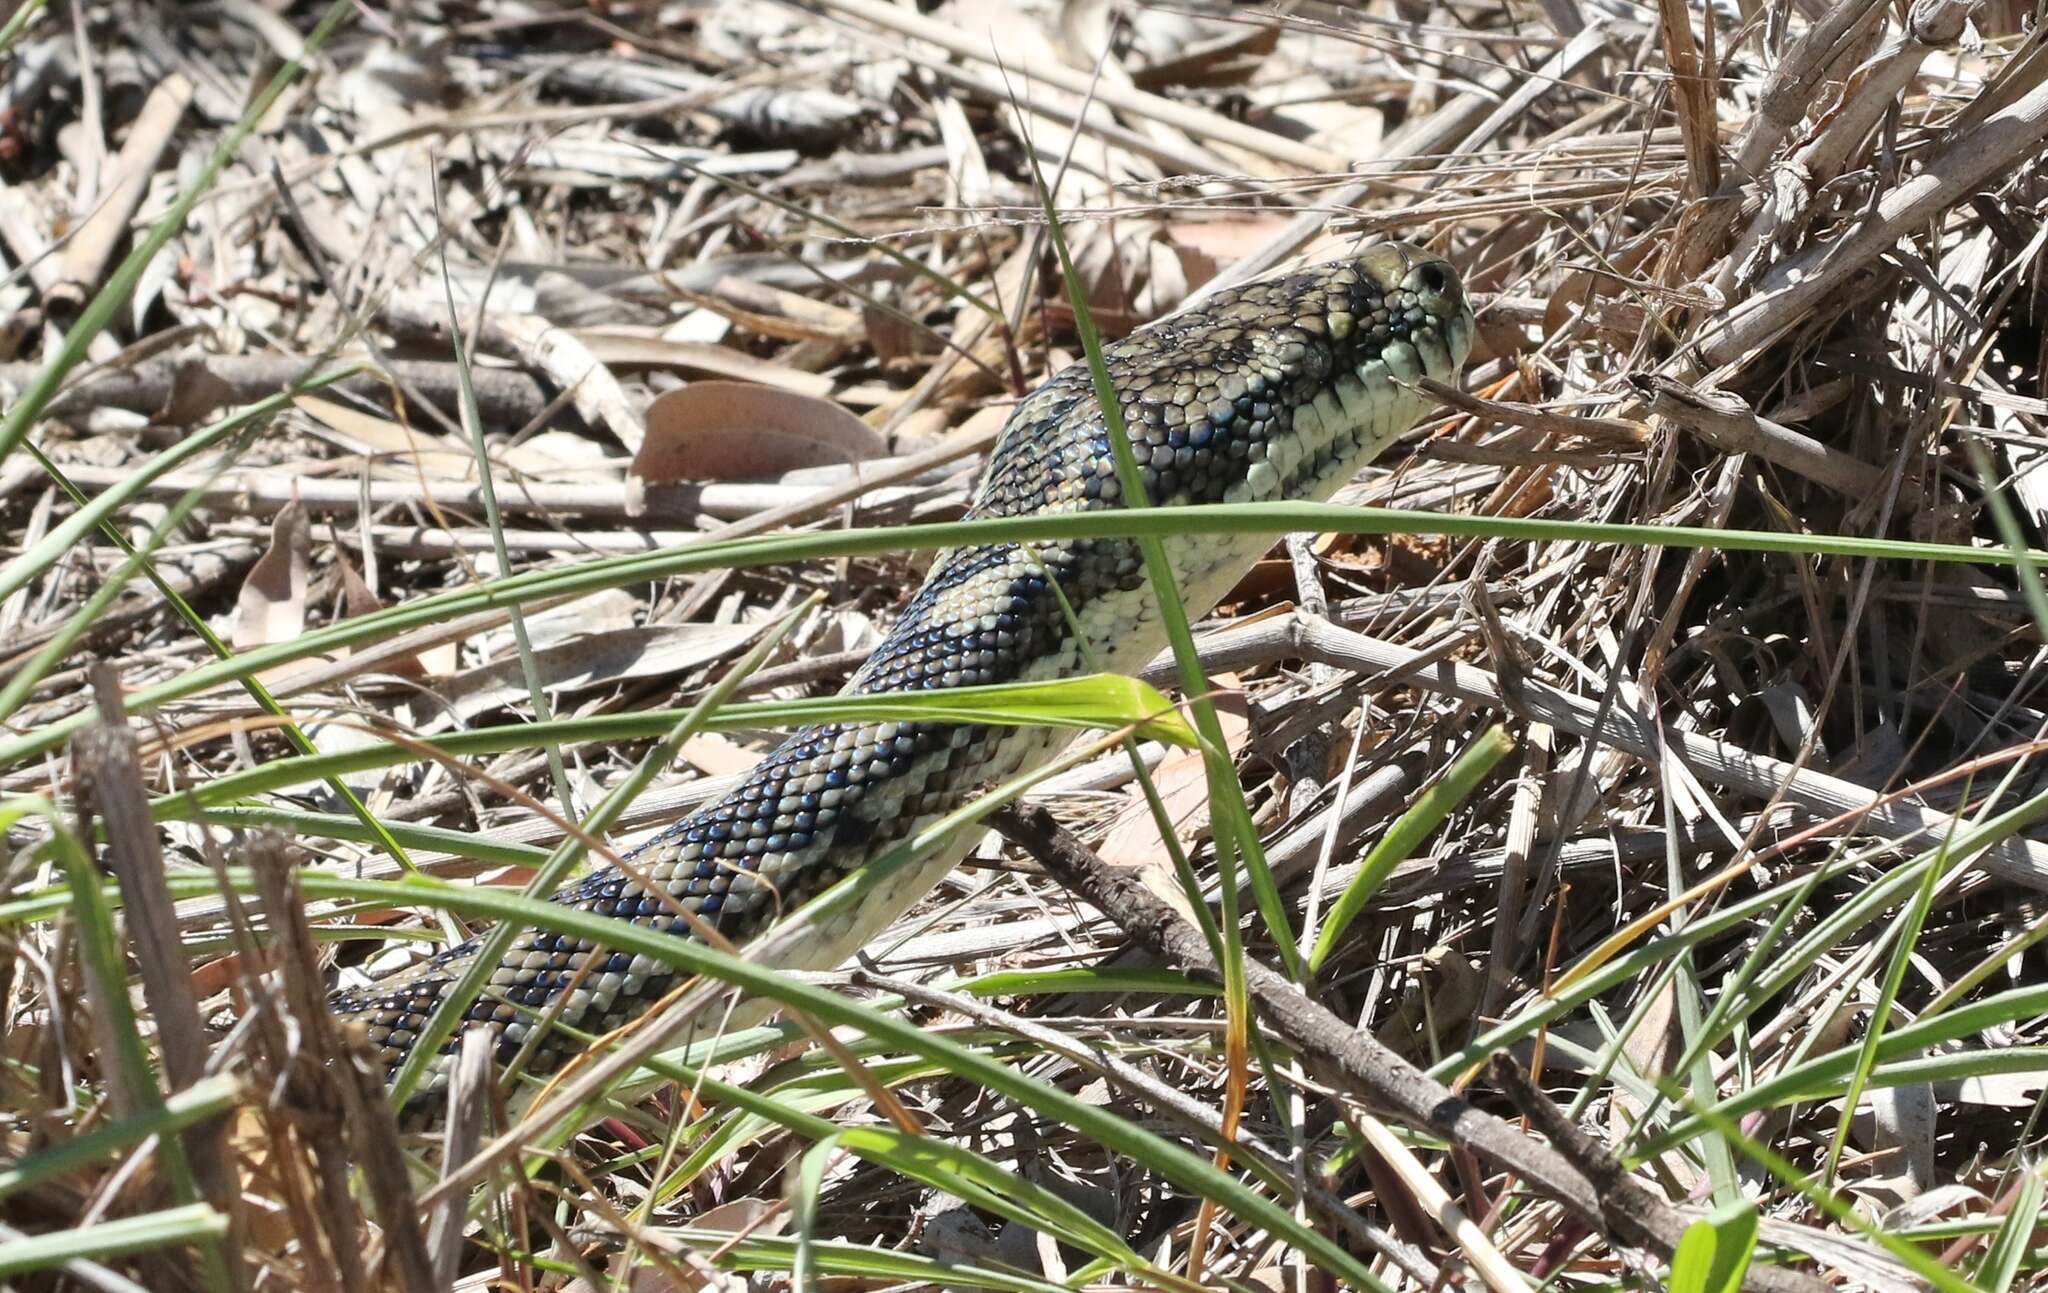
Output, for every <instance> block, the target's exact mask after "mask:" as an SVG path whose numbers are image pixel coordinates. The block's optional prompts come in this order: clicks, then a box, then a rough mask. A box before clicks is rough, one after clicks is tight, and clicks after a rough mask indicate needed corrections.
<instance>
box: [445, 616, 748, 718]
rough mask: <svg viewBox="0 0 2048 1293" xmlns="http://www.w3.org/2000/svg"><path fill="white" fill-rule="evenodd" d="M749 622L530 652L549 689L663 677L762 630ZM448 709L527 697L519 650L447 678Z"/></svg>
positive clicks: (581, 641) (467, 712)
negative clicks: (480, 666)
mask: <svg viewBox="0 0 2048 1293" xmlns="http://www.w3.org/2000/svg"><path fill="white" fill-rule="evenodd" d="M760 631H761V630H760V627H759V626H758V625H753V624H655V625H648V626H645V627H642V628H635V629H621V630H618V631H616V632H611V633H593V634H588V635H586V636H583V637H578V638H571V639H569V640H568V641H566V642H562V643H558V644H557V645H555V646H552V647H548V648H546V649H544V650H539V651H535V652H534V653H533V663H534V668H535V670H536V672H538V674H539V675H540V682H541V687H542V688H543V689H544V690H546V691H548V692H550V693H553V692H558V691H572V690H575V689H577V688H581V687H595V686H599V685H602V684H605V683H612V682H619V681H622V680H624V679H628V678H666V677H670V676H672V675H675V674H678V673H683V672H686V671H688V670H690V669H696V668H700V667H702V666H704V665H707V664H710V663H711V662H712V661H714V660H718V659H721V658H723V657H724V656H727V655H729V654H731V653H732V652H734V651H737V650H739V649H740V648H741V647H743V646H745V645H746V644H747V643H748V642H750V641H752V640H753V638H754V637H755V635H756V634H758V633H759V632H760ZM436 690H437V692H438V693H439V695H440V696H441V698H442V699H443V700H445V701H447V702H448V704H449V706H450V708H451V709H452V714H449V715H444V716H443V718H442V719H441V720H440V722H437V723H435V724H432V725H430V729H431V728H438V727H439V726H440V725H441V723H444V722H446V721H447V719H448V718H450V717H453V718H458V719H462V720H468V719H472V718H475V717H476V716H477V715H479V714H483V713H487V712H489V711H490V710H494V709H502V708H504V707H506V706H508V705H517V704H519V703H521V702H523V701H524V700H525V699H526V696H527V690H526V672H525V669H524V667H523V666H522V665H521V663H520V660H519V657H518V656H517V655H508V656H506V657H505V658H504V659H502V660H495V661H493V662H491V663H490V664H487V665H484V666H483V667H482V668H479V669H470V670H468V671H466V672H463V673H460V674H457V675H456V676H455V677H453V678H450V679H449V680H448V681H447V682H446V683H444V684H442V685H441V686H440V687H439V688H437V689H436Z"/></svg>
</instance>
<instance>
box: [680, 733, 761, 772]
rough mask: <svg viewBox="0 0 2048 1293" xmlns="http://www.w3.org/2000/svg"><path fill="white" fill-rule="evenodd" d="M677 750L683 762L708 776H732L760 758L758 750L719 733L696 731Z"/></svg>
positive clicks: (750, 766) (743, 770)
mask: <svg viewBox="0 0 2048 1293" xmlns="http://www.w3.org/2000/svg"><path fill="white" fill-rule="evenodd" d="M677 753H678V754H680V755H681V756H682V757H683V761H684V762H685V763H688V764H689V765H690V766H691V767H693V768H695V769H697V771H699V772H701V773H703V774H704V775H705V776H707V777H727V776H734V775H737V774H739V773H742V772H746V771H749V770H750V769H752V768H753V766H754V765H755V764H757V763H759V762H760V761H761V752H760V751H759V750H749V749H748V748H746V747H745V746H743V745H741V744H739V743H738V742H737V741H734V740H733V739H732V738H731V737H729V736H726V735H724V734H722V733H719V732H699V733H697V735H695V736H693V737H691V738H690V739H689V740H687V741H684V742H683V748H682V749H680V750H678V751H677Z"/></svg>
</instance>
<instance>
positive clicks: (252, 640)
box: [233, 499, 313, 651]
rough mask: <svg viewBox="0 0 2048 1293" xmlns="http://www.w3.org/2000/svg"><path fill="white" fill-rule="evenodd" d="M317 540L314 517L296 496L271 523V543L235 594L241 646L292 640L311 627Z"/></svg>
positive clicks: (242, 648)
mask: <svg viewBox="0 0 2048 1293" xmlns="http://www.w3.org/2000/svg"><path fill="white" fill-rule="evenodd" d="M312 544H313V527H312V522H311V521H310V520H309V519H308V518H307V515H306V509H305V508H304V507H303V506H301V505H300V504H299V502H298V500H297V499H294V500H292V501H291V502H290V503H287V504H285V506H284V509H283V510H282V511H280V512H279V513H278V514H277V519H276V520H274V521H272V522H271V525H270V546H269V547H268V548H267V549H265V550H264V553H263V555H262V556H261V557H258V558H257V559H256V564H255V565H254V566H251V567H250V568H249V577H248V579H246V580H244V581H243V583H242V591H241V595H240V596H238V597H237V598H236V599H235V631H234V634H233V638H234V644H235V649H236V650H237V651H250V650H254V649H255V648H257V647H260V646H269V645H270V644H271V643H273V642H287V641H290V640H291V639H293V638H295V637H297V636H299V635H300V634H301V633H304V632H305V631H306V584H307V572H308V570H309V568H310V567H311V564H312V562H311V552H312Z"/></svg>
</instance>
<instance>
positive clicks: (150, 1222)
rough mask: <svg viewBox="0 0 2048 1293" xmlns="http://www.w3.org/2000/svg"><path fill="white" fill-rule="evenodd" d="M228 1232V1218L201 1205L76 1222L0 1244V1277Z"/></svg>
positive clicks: (211, 1239) (217, 1237)
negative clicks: (104, 1219) (41, 1233)
mask: <svg viewBox="0 0 2048 1293" xmlns="http://www.w3.org/2000/svg"><path fill="white" fill-rule="evenodd" d="M227 1230H228V1219H227V1218H226V1217H224V1216H222V1215H221V1214H220V1213H218V1212H215V1211H214V1210H213V1209H212V1208H209V1207H207V1206H206V1205H205V1204H203V1203H192V1204H187V1205H186V1206H184V1207H182V1208H165V1209H164V1210H163V1211H161V1212H146V1213H144V1214H142V1215H141V1216H139V1217H122V1218H120V1219H119V1220H116V1221H101V1222H98V1223H96V1224H93V1225H90V1226H75V1227H73V1228H72V1229H70V1230H58V1231H54V1232H52V1233H50V1234H47V1235H36V1236H33V1237H32V1238H28V1239H11V1240H7V1241H5V1242H0V1276H13V1275H26V1274H29V1273H30V1272H31V1271H41V1270H48V1269H49V1268H51V1267H53V1266H61V1265H63V1264H64V1263H65V1262H69V1261H75V1260H77V1259H79V1258H84V1259H86V1260H89V1261H92V1260H104V1259H105V1258H108V1257H122V1256H126V1255H127V1254H129V1253H140V1252H148V1251H151V1250H153V1249H157V1248H172V1247H176V1246H178V1245H180V1244H192V1243H202V1242H205V1243H212V1242H217V1241H219V1240H220V1238H221V1237H222V1236H223V1235H225V1234H227Z"/></svg>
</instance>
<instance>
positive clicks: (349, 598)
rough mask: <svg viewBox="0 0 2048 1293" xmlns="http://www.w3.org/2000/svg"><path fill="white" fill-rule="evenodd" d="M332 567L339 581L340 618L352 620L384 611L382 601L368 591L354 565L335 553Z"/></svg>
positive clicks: (368, 588)
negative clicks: (372, 612)
mask: <svg viewBox="0 0 2048 1293" xmlns="http://www.w3.org/2000/svg"><path fill="white" fill-rule="evenodd" d="M334 567H335V574H336V576H337V577H339V579H340V580H341V618H343V619H345V620H352V619H354V618H355V617H356V616H358V615H368V614H369V613H370V612H371V611H381V610H383V609H384V599H383V598H381V597H379V596H377V594H376V593H374V592H371V591H370V586H369V584H367V583H365V582H363V577H362V576H361V575H360V574H358V573H356V568H355V563H353V562H351V561H350V560H349V559H348V558H347V557H346V556H343V555H342V554H341V553H340V552H336V553H335V555H334Z"/></svg>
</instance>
